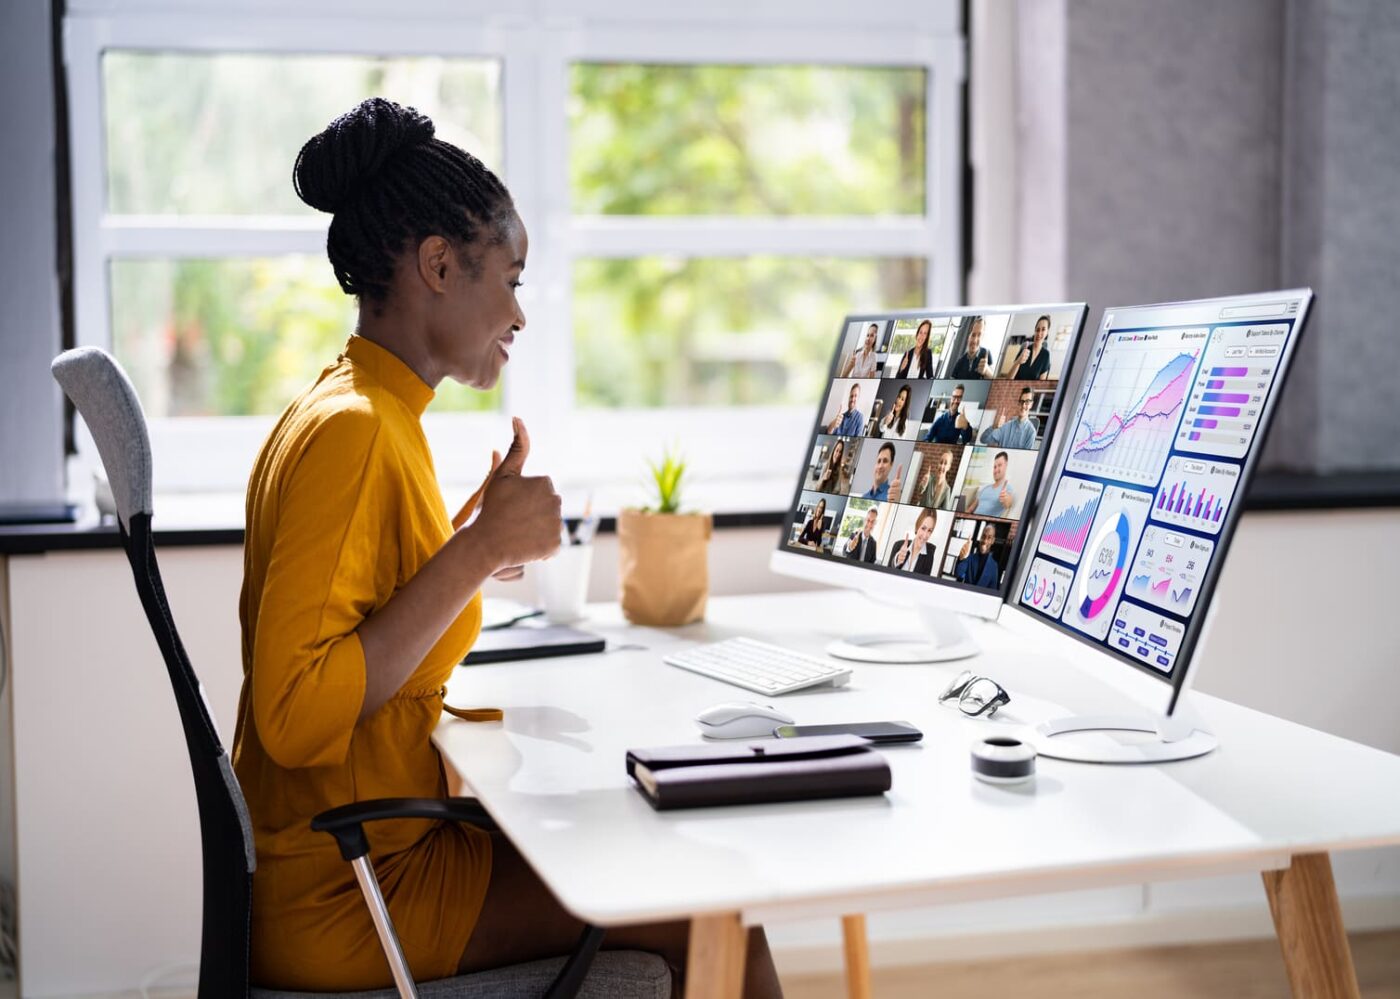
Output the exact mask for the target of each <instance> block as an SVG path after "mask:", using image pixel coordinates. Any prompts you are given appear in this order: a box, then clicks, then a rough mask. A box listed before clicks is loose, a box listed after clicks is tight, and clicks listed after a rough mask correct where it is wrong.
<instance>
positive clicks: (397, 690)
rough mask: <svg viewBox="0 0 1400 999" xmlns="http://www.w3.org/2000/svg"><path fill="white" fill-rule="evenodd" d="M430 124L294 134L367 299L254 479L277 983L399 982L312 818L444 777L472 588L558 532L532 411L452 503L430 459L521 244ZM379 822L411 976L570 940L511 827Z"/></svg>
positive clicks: (512, 303) (357, 291) (640, 942)
mask: <svg viewBox="0 0 1400 999" xmlns="http://www.w3.org/2000/svg"><path fill="white" fill-rule="evenodd" d="M433 131H434V130H433V123H432V122H431V121H430V120H429V119H428V118H427V117H425V116H423V115H421V114H419V113H418V112H416V111H414V110H413V109H412V108H405V107H400V106H399V105H397V104H393V103H391V102H389V101H386V100H382V99H379V98H374V99H371V100H368V101H365V102H364V103H362V104H360V105H359V106H358V107H356V108H355V109H354V110H352V111H351V112H350V113H349V114H346V115H343V116H342V117H340V118H337V119H336V120H335V121H333V122H332V123H331V124H330V126H329V127H327V128H326V130H325V131H324V132H322V133H320V134H319V135H317V136H314V137H313V138H312V139H311V140H310V141H308V142H307V143H306V145H305V146H303V147H302V150H301V152H300V154H299V155H298V157H297V162H296V167H295V171H294V181H295V185H296V190H297V193H298V195H300V197H301V198H302V200H303V201H305V202H306V203H307V204H309V205H311V206H312V207H313V208H317V209H319V210H321V211H327V212H333V213H334V217H333V218H332V220H331V224H330V230H329V234H328V237H327V241H326V249H327V253H328V255H329V257H330V261H331V265H332V267H333V268H334V270H335V275H336V278H337V280H338V281H339V282H340V286H341V288H342V289H343V290H344V291H345V292H346V293H347V294H351V295H355V296H356V297H357V298H358V305H359V318H358V323H357V326H356V329H355V335H354V336H352V337H351V338H350V341H349V343H348V344H347V345H346V348H345V350H344V352H343V353H341V355H340V356H339V357H338V358H336V359H335V361H334V362H333V363H331V364H330V365H329V366H328V367H327V368H326V369H325V370H324V371H323V372H322V373H321V376H320V378H319V379H318V380H317V381H316V383H315V384H314V385H312V386H310V387H308V388H307V389H306V390H305V391H303V392H302V394H301V395H300V396H299V397H298V398H297V399H295V400H294V401H293V402H292V403H291V405H289V406H288V407H287V409H286V411H285V412H284V413H283V414H282V416H281V418H280V419H279V421H278V423H277V425H276V426H275V427H274V428H273V430H272V433H271V436H270V437H269V438H268V440H267V442H266V443H265V444H264V445H263V448H262V451H261V452H260V453H259V455H258V459H257V462H256V464H255V466H254V469H253V473H252V476H251V478H250V480H249V484H248V501H247V515H248V520H247V532H246V540H245V547H244V580H243V594H242V600H241V604H240V618H241V623H242V627H243V668H244V681H243V691H242V695H241V697H240V699H239V714H238V729H237V732H236V734H235V737H234V766H235V768H236V770H237V773H238V777H239V781H240V783H241V784H242V787H243V791H244V793H245V794H246V796H247V799H248V807H249V811H250V813H251V816H252V824H253V838H254V842H255V845H256V848H257V868H256V871H255V873H254V875H253V920H252V952H251V955H250V965H251V973H252V978H253V981H254V982H256V983H258V984H259V985H262V986H266V987H272V988H281V989H296V990H307V991H312V990H314V991H350V990H360V989H371V988H381V987H386V986H389V985H390V984H391V981H390V977H389V971H388V966H387V963H386V962H385V959H384V956H383V953H382V952H381V951H380V949H379V945H378V942H377V939H376V936H375V931H374V926H373V923H372V922H371V919H370V914H369V911H368V909H367V908H366V907H365V904H364V901H363V899H362V898H361V897H360V893H359V891H358V889H357V887H356V884H355V880H354V877H353V873H352V871H351V868H350V866H349V865H348V864H345V863H344V862H342V861H341V860H340V857H339V852H338V850H337V849H336V846H335V843H334V841H333V840H332V839H331V838H330V837H329V836H326V835H324V834H323V833H315V832H312V831H311V829H310V828H309V825H308V824H309V822H310V820H311V818H312V817H313V816H314V815H316V814H317V813H319V812H321V811H324V810H325V809H327V808H331V807H334V806H336V805H343V804H346V803H347V802H350V801H355V800H364V799H369V798H381V797H435V796H436V797H440V796H445V795H446V794H447V781H446V777H445V774H444V772H443V767H442V762H441V760H440V758H439V757H438V754H437V751H436V749H435V748H434V747H433V745H432V742H431V741H430V738H429V735H430V733H431V732H432V730H433V727H434V726H435V725H436V723H437V721H438V718H439V715H440V714H441V712H442V708H443V702H442V688H443V683H444V681H445V680H446V679H447V678H448V677H449V676H450V675H451V674H452V671H453V668H454V666H455V665H456V664H457V662H459V661H460V660H461V658H462V656H463V654H464V653H465V652H466V651H467V650H468V649H469V648H470V647H471V645H472V643H473V642H474V641H475V639H476V636H477V633H478V632H479V630H480V626H481V600H480V597H479V594H478V590H479V589H480V587H481V585H482V583H484V582H485V580H486V579H487V578H488V577H490V576H493V575H494V576H498V577H500V576H514V575H517V574H518V572H519V569H518V566H520V565H521V564H523V563H525V562H530V561H534V560H537V559H540V558H544V557H545V556H547V555H549V554H550V553H552V552H553V551H554V550H555V549H556V548H557V547H558V544H559V530H560V518H559V497H558V496H557V495H556V494H555V492H554V489H553V487H552V486H551V484H550V481H549V479H548V478H545V477H532V476H527V475H525V474H523V470H524V465H525V460H526V457H527V455H528V454H529V447H530V443H529V437H528V435H527V433H526V431H525V426H524V424H523V423H521V421H519V420H515V421H514V430H515V438H514V440H513V441H512V443H511V446H510V450H509V451H508V452H507V454H506V457H505V460H504V461H501V460H500V459H499V456H496V457H494V458H493V461H492V470H491V472H490V474H489V475H488V476H487V478H486V481H485V482H484V483H483V484H482V486H481V488H480V489H478V490H477V492H476V495H475V496H473V497H472V499H471V500H469V501H468V502H467V505H466V506H464V507H463V509H462V510H461V512H459V513H458V515H457V517H456V518H454V519H452V520H449V519H448V515H447V511H446V509H445V507H444V505H443V499H442V494H441V492H440V490H439V488H438V485H437V483H436V481H435V480H434V478H433V471H432V468H433V466H432V458H431V455H430V454H429V451H428V446H427V441H426V440H425V438H424V436H423V430H422V427H421V426H420V424H419V418H420V416H421V414H422V412H423V409H424V407H426V406H427V404H428V402H429V401H430V400H431V399H432V398H433V394H434V388H435V386H437V385H438V384H439V383H440V382H441V381H442V380H443V379H444V378H452V379H453V380H454V381H458V382H463V383H466V384H469V385H472V386H474V387H476V388H479V389H483V390H484V389H489V388H490V387H491V386H493V385H494V384H495V383H496V381H497V379H498V378H499V376H500V372H501V368H502V366H503V365H504V364H505V363H506V362H507V361H508V360H509V358H510V348H511V344H512V342H513V340H514V338H515V335H516V334H517V333H518V332H520V331H521V330H522V329H523V328H524V326H525V315H524V313H523V312H522V311H521V309H520V305H519V304H518V303H517V301H516V289H517V288H518V287H519V286H520V274H521V271H523V270H524V267H525V257H526V252H527V249H528V240H527V237H526V233H525V227H524V225H523V224H522V223H521V221H520V217H519V216H518V215H517V214H516V211H515V206H514V203H513V202H512V200H511V197H510V194H509V193H508V192H507V191H506V189H505V187H504V186H502V184H501V182H500V181H499V180H498V179H497V178H496V177H495V176H494V175H493V174H492V173H491V172H490V171H489V170H487V169H486V168H485V167H484V166H482V164H481V162H480V161H479V160H477V159H476V158H475V157H473V156H471V155H469V154H467V153H465V152H463V151H462V150H460V149H458V148H456V147H455V146H452V145H450V144H448V143H446V142H443V141H441V140H439V139H436V138H434V135H433ZM476 507H479V508H480V512H479V514H478V516H477V518H476V519H475V521H473V522H472V523H471V524H466V520H467V517H468V515H469V514H470V513H471V512H472V511H473V509H474V508H476ZM372 843H373V848H372V850H371V853H370V859H371V861H372V862H373V864H374V866H375V868H376V870H377V873H378V876H379V880H380V883H381V885H382V887H383V890H384V894H385V897H386V899H387V901H388V906H389V911H390V914H391V916H392V917H393V920H394V922H395V924H396V927H397V929H398V933H399V937H400V940H401V942H402V944H403V948H404V951H405V952H406V955H407V958H408V961H409V964H410V965H411V966H412V968H413V970H414V972H415V974H416V975H417V976H418V977H419V979H420V980H429V979H436V978H442V977H446V976H449V975H452V974H454V973H455V972H457V971H458V970H475V969H478V968H483V967H490V966H494V965H501V964H512V963H516V962H519V961H524V960H532V959H535V958H540V957H545V956H550V955H558V954H562V953H566V952H568V951H570V950H571V949H572V948H573V945H574V942H575V940H576V939H577V936H578V933H579V930H580V924H579V923H578V921H577V920H575V919H574V918H573V917H572V916H570V915H568V913H567V912H565V911H564V910H563V908H562V907H560V906H559V904H558V902H556V901H555V900H554V898H553V896H552V895H550V893H549V892H548V890H546V889H545V887H544V885H543V884H542V883H541V882H540V881H539V879H538V878H537V877H535V875H534V874H533V873H532V872H531V870H530V868H529V866H528V865H527V864H525V862H524V861H523V860H522V858H521V857H520V855H519V854H518V853H517V852H516V850H515V849H514V848H513V847H512V846H511V844H510V842H509V841H508V840H506V839H505V838H503V837H501V836H499V835H488V834H486V833H484V832H482V831H480V830H477V829H474V828H471V827H467V826H462V825H459V824H457V823H449V822H431V821H417V820H415V821H405V822H386V823H382V824H380V825H379V826H376V829H375V832H374V836H373V837H372ZM686 932H687V930H686V925H685V924H684V923H671V924H664V925H661V924H659V925H654V926H648V927H643V928H639V929H638V930H637V931H636V932H635V933H634V932H633V931H632V930H631V929H628V930H614V931H611V932H610V933H609V935H608V944H607V946H611V947H632V948H634V949H641V950H652V951H656V952H658V953H660V954H662V955H663V956H664V957H666V958H667V960H668V961H670V962H671V963H672V964H673V965H680V964H683V962H684V959H685V936H686ZM755 956H756V957H757V958H758V960H759V962H760V964H761V965H762V968H761V969H760V970H759V972H758V973H757V975H756V976H751V977H750V978H749V979H748V986H749V988H751V989H752V990H753V992H752V994H754V995H777V994H778V991H777V985H776V976H773V975H772V973H771V959H770V958H769V956H768V952H767V947H766V945H765V944H764V943H763V941H762V939H761V937H756V936H755V937H750V959H751V960H752V959H753V957H755ZM770 980H771V981H770Z"/></svg>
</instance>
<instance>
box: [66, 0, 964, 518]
mask: <svg viewBox="0 0 1400 999" xmlns="http://www.w3.org/2000/svg"><path fill="white" fill-rule="evenodd" d="M161 6H162V2H161V0H145V2H143V3H141V4H140V5H139V6H138V5H136V4H133V3H130V2H127V0H73V2H72V3H70V5H69V11H68V13H67V15H66V17H65V24H64V52H65V62H66V69H67V74H68V87H69V110H70V142H71V162H72V198H73V234H74V304H75V320H76V322H75V327H76V336H77V340H78V342H79V343H80V344H93V345H97V346H102V347H110V344H111V328H110V313H109V302H110V288H109V277H108V274H109V269H108V263H109V261H111V260H113V259H120V258H130V257H175V258H178V257H193V256H200V257H248V256H254V255H276V254H284V253H309V254H312V255H319V254H323V253H324V246H325V230H326V225H327V223H328V221H329V220H328V218H327V217H325V216H318V217H315V218H310V219H304V218H300V217H236V218H229V217H219V218H199V217H190V216H184V217H181V218H179V219H170V218H164V217H139V216H111V217H109V216H107V214H106V209H105V201H106V177H105V155H104V149H103V142H104V138H105V131H104V128H103V122H102V105H101V101H102V90H101V86H102V80H101V53H102V52H103V51H104V50H106V49H109V48H139V49H151V50H160V51H186V52H230V51H232V52H251V53H260V54H261V53H277V52H283V53H297V54H332V53H335V54H361V55H372V56H412V55H434V56H442V57H448V58H452V57H458V58H461V57H465V58H487V59H494V60H498V61H499V63H500V65H501V95H502V97H501V99H502V122H503V126H502V128H503V134H502V139H503V153H504V156H503V159H504V166H503V170H502V174H503V176H502V179H503V180H504V181H505V183H506V185H507V187H508V188H509V189H510V191H511V193H512V195H513V196H514V198H515V200H516V202H517V204H518V206H519V208H520V211H521V215H522V217H523V218H524V219H525V221H526V224H527V226H528V227H529V230H530V235H531V246H530V258H529V266H528V268H527V273H526V283H527V286H526V288H524V289H523V290H522V296H521V297H522V304H523V305H524V308H525V310H526V313H527V317H528V320H529V322H528V326H527V329H526V331H525V332H524V334H523V335H522V336H521V337H520V338H519V339H518V340H517V344H516V348H515V350H514V351H513V357H512V361H513V363H512V364H510V365H508V366H507V368H506V370H505V375H504V379H503V380H504V398H505V402H504V406H503V412H502V413H458V414H432V413H430V414H429V415H428V417H427V418H426V419H425V428H426V429H427V431H428V435H429V439H430V442H431V443H432V445H433V451H434V457H435V459H436V461H437V464H438V473H439V477H440V478H441V479H442V481H443V482H444V483H445V484H448V485H467V484H470V483H472V482H474V481H475V480H477V479H479V478H480V476H481V474H482V471H483V469H484V466H485V463H486V461H487V460H488V456H489V452H490V450H491V449H492V447H493V446H494V447H498V448H500V447H503V446H504V444H505V443H507V442H508V439H509V425H508V420H507V416H506V414H515V415H519V416H522V417H524V418H525V420H526V421H527V423H528V425H529V426H530V427H531V428H533V429H534V433H533V450H532V462H531V464H532V465H533V466H534V467H536V468H538V469H540V470H541V471H548V472H549V473H550V474H552V475H553V476H554V478H555V480H556V482H559V483H561V484H563V485H566V486H569V487H572V488H573V489H574V490H575V491H576V493H577V495H578V496H579V497H581V496H582V495H583V494H584V493H585V492H586V491H590V490H595V489H596V490H601V491H602V492H603V494H604V495H605V496H611V495H613V494H612V493H610V492H609V486H610V485H611V484H614V483H617V482H619V481H625V482H636V481H637V480H638V474H639V472H640V471H641V469H642V468H643V465H642V458H643V457H648V456H654V455H658V454H659V453H660V450H661V448H662V447H664V446H666V445H668V444H672V445H674V444H679V445H680V447H681V448H682V449H683V451H684V452H685V454H686V455H687V457H688V459H689V461H690V465H691V467H692V468H693V469H695V471H696V475H697V477H698V478H699V479H700V480H708V481H709V482H710V483H711V484H712V486H713V488H712V489H709V490H706V498H707V499H708V500H709V502H707V503H706V505H708V506H710V507H711V508H723V507H724V506H725V505H726V499H725V497H729V500H728V502H729V504H730V505H731V506H737V507H741V508H745V509H780V508H782V507H785V506H786V504H787V502H788V500H789V498H790V494H791V481H792V475H793V472H794V469H795V467H796V464H797V461H796V460H795V459H794V456H798V457H800V456H801V453H802V451H803V448H804V446H805V438H806V435H807V434H808V432H809V430H810V425H811V420H812V407H811V406H807V405H803V406H774V407H744V408H740V407H733V408H667V409H661V410H600V409H577V408H576V407H575V405H574V386H575V379H574V365H573V358H574V339H573V315H572V301H571V296H572V280H573V267H574V263H575V262H576V261H578V260H583V259H588V258H597V257H631V256H647V255H652V254H657V253H668V254H676V255H680V256H686V257H711V256H721V257H729V256H744V255H748V254H774V255H792V256H805V255H813V256H823V255H830V256H863V257H871V256H874V257H879V256H896V257H909V256H912V257H920V258H923V259H925V260H926V261H927V266H926V287H925V294H926V296H927V302H928V303H929V304H940V305H941V304H946V305H958V304H960V301H961V291H960V289H961V275H962V259H961V239H962V225H961V212H962V192H961V183H960V181H961V171H962V159H963V157H962V148H963V136H962V134H961V113H960V96H961V93H960V91H961V85H962V83H963V81H964V78H965V56H964V51H965V47H964V40H963V36H962V34H961V28H960V27H959V25H958V22H957V6H958V5H957V4H956V3H954V2H951V0H943V2H941V3H928V2H924V3H916V2H914V0H887V6H886V8H885V9H882V11H881V12H879V13H877V14H876V15H874V16H873V17H872V15H871V12H870V10H869V9H868V8H866V9H851V8H850V6H849V5H848V4H845V3H839V4H838V3H836V2H832V3H827V4H817V5H815V6H814V5H813V4H812V3H811V2H810V0H809V2H807V3H802V2H799V0H774V2H771V3H768V4H765V5H762V7H763V10H762V11H761V13H760V14H758V15H754V14H753V13H751V12H748V11H745V10H744V5H742V4H735V5H733V6H726V5H723V4H721V5H716V7H715V8H714V9H712V10H710V11H709V12H696V11H694V10H691V11H685V12H682V11H679V10H677V11H675V12H671V11H668V10H657V9H656V8H657V7H664V6H665V5H655V4H651V5H642V4H640V3H634V0H622V2H621V3H618V2H613V3H611V4H609V3H606V2H605V0H542V2H541V3H540V4H539V5H538V8H536V9H533V10H530V11H529V12H528V13H525V14H521V15H518V16H500V15H496V14H493V13H491V11H489V10H488V9H486V8H485V6H484V5H483V4H480V3H479V2H455V3H448V2H447V0H396V2H395V3H394V4H393V5H392V12H391V13H386V12H385V7H387V6H388V5H385V4H379V3H375V2H373V0H349V2H348V3H346V2H342V3H340V4H335V5H333V4H331V3H329V2H328V0H302V3H301V5H300V6H299V7H298V11H299V13H298V15H297V16H287V15H286V14H285V13H283V9H279V4H278V3H275V2H273V0H238V2H236V3H230V2H228V0H224V2H222V3H218V2H216V0H186V2H184V3H182V4H179V5H176V4H175V3H173V0H168V9H160V8H161ZM133 7H134V8H136V9H130V8H133ZM230 7H234V8H241V9H236V10H234V11H233V12H232V13H230V12H229V8H230ZM623 8H630V9H631V10H628V9H623ZM632 10H634V11H635V16H631V17H629V14H630V13H631V11H632ZM682 17H683V18H685V20H681V18H682ZM857 18H858V19H859V20H858V21H857V20H856V19H857ZM580 61H621V62H630V61H636V62H647V63H707V62H717V63H727V64H752V65H776V64H794V63H818V64H838V65H841V64H844V65H866V66H912V67H917V68H921V69H923V70H925V72H926V80H927V93H926V95H925V96H926V101H925V109H926V116H927V117H926V120H925V136H926V139H925V161H926V163H925V170H926V174H925V178H924V182H925V210H924V212H923V214H921V215H915V216H903V217H894V218H875V219H867V218H849V217H841V218H820V217H810V216H808V217H801V218H765V217H742V218H732V217H722V216H707V217H699V218H672V217H665V218H658V217H619V216H606V217H589V216H576V215H574V214H573V212H572V209H571V204H570V191H569V176H568V161H567V156H568V117H567V106H568V105H567V102H568V98H569V79H570V76H569V72H570V65H571V64H572V63H574V62H580ZM854 304H855V303H853V305H854ZM840 318H841V317H840V316H832V317H831V324H832V335H833V337H834V336H835V335H836V333H837V328H838V324H839V320H840ZM272 420H273V418H272V417H232V418H171V419H153V420H151V433H152V443H153V448H154V450H155V457H156V471H157V478H156V486H157V491H158V492H188V491H199V492H209V491H212V492H217V491H225V492H237V491H241V490H242V488H243V486H244V483H245V481H246V479H245V477H246V474H247V470H248V469H249V468H251V465H252V459H253V456H254V454H255V453H256V450H257V447H258V446H259V444H260V443H261V441H262V439H263V437H264V436H265V435H266V433H267V431H268V429H270V427H271V424H272ZM755 427H761V428H763V435H764V436H763V440H762V441H761V442H760V441H756V440H755V436H754V428H755ZM759 443H762V445H763V446H762V447H758V446H754V445H756V444H759ZM789 465H791V466H792V467H789ZM740 481H741V482H747V483H749V484H750V486H751V488H749V489H746V490H741V491H738V492H736V491H734V490H732V489H730V488H728V485H727V484H732V483H734V482H740ZM567 498H568V497H567V494H566V500H567ZM611 505H614V504H612V503H611V502H609V501H608V500H606V499H605V500H604V501H603V503H602V506H603V508H604V510H605V512H606V511H607V509H608V507H609V506H611Z"/></svg>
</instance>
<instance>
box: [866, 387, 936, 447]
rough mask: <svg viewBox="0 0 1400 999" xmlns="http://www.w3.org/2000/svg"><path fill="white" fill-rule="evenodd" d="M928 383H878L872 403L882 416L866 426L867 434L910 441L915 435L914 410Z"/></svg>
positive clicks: (919, 408) (924, 396)
mask: <svg viewBox="0 0 1400 999" xmlns="http://www.w3.org/2000/svg"><path fill="white" fill-rule="evenodd" d="M928 384H929V383H928V382H912V383H911V382H901V381H899V380H898V379H895V380H892V381H890V380H887V381H885V382H884V383H883V384H881V386H880V393H879V398H878V399H877V400H876V405H877V406H878V407H879V410H880V412H881V413H883V414H884V415H882V416H881V417H880V418H879V419H878V420H876V421H875V422H874V426H872V427H871V428H870V436H871V437H878V438H881V439H884V440H888V439H891V438H893V439H896V440H913V439H914V438H915V437H917V436H918V434H919V417H918V415H917V414H918V413H919V412H920V411H922V410H923V408H924V403H925V402H926V401H927V398H928Z"/></svg>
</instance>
